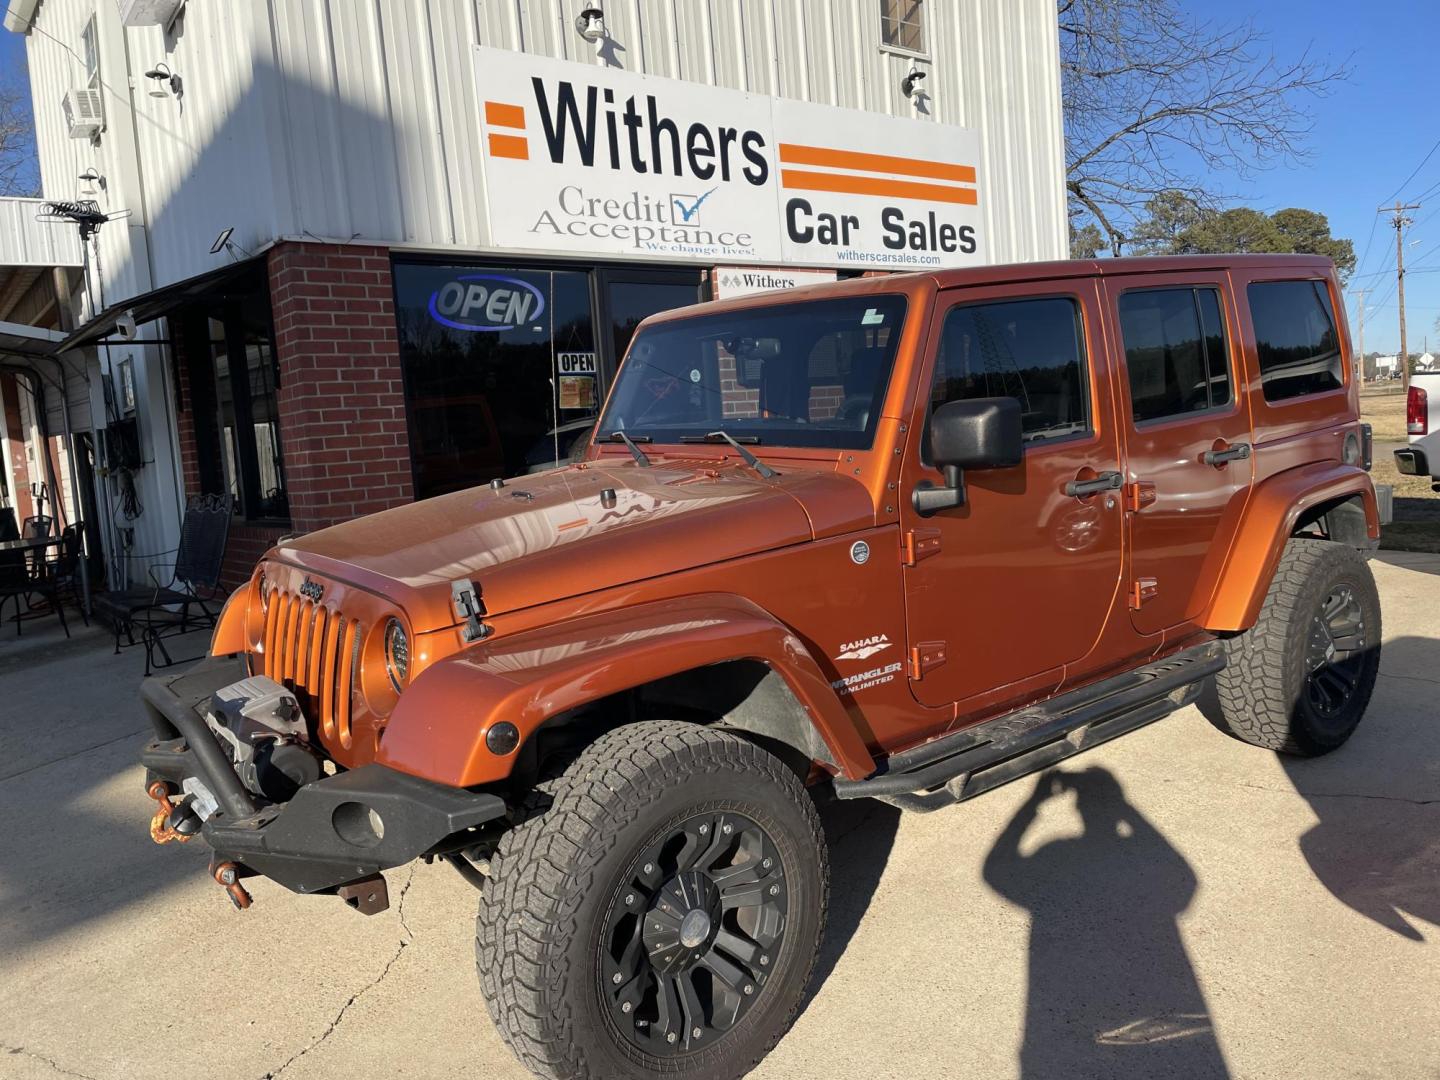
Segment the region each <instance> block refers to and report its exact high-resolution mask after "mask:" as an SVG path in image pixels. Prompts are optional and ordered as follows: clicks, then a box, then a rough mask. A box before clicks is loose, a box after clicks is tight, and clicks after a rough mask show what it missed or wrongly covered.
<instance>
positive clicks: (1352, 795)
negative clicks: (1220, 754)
mask: <svg viewBox="0 0 1440 1080" xmlns="http://www.w3.org/2000/svg"><path fill="white" fill-rule="evenodd" d="M1236 786H1237V787H1243V788H1249V789H1250V790H1251V791H1266V792H1269V793H1270V794H1271V795H1299V796H1300V797H1301V798H1302V799H1373V800H1375V801H1376V802H1398V803H1405V804H1407V805H1409V806H1436V805H1440V799H1407V798H1405V797H1404V796H1401V795H1364V794H1361V793H1359V792H1353V791H1301V790H1300V789H1299V788H1290V789H1288V790H1286V789H1282V788H1272V787H1266V786H1265V785H1264V784H1247V783H1243V782H1242V783H1239V784H1237V785H1236Z"/></svg>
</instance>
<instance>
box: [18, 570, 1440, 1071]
mask: <svg viewBox="0 0 1440 1080" xmlns="http://www.w3.org/2000/svg"><path fill="white" fill-rule="evenodd" d="M1375 572H1376V576H1377V578H1378V579H1379V581H1380V586H1381V593H1382V598H1383V602H1384V612H1385V639H1386V640H1385V653H1384V661H1383V665H1382V677H1381V679H1380V683H1379V686H1378V689H1377V691H1376V695H1375V699H1374V702H1373V704H1372V706H1371V711H1370V715H1369V716H1368V717H1367V719H1366V721H1365V723H1364V725H1363V726H1362V727H1361V729H1360V731H1359V732H1358V733H1357V735H1356V736H1355V738H1354V739H1352V741H1351V742H1350V744H1349V745H1348V746H1347V747H1346V748H1345V749H1344V750H1342V751H1341V752H1339V753H1338V754H1335V755H1333V756H1331V757H1329V758H1326V759H1323V760H1318V761H1309V762H1288V761H1282V760H1280V759H1277V758H1276V757H1275V756H1273V755H1271V754H1268V753H1265V752H1263V751H1259V750H1255V749H1252V748H1249V747H1246V746H1243V745H1241V744H1240V743H1238V742H1235V741H1233V740H1230V739H1227V738H1225V737H1224V736H1222V735H1220V734H1219V733H1218V732H1216V731H1215V730H1214V729H1213V728H1211V727H1210V726H1209V724H1207V723H1206V721H1205V720H1204V719H1203V718H1202V717H1201V716H1200V714H1199V713H1198V712H1197V711H1195V710H1193V709H1191V710H1187V711H1186V712H1184V713H1183V714H1180V715H1178V716H1175V717H1172V718H1170V719H1168V720H1165V721H1162V722H1161V723H1159V724H1155V725H1152V726H1151V727H1149V728H1146V729H1144V730H1142V731H1140V732H1137V733H1135V734H1132V735H1129V736H1127V737H1125V738H1123V739H1121V740H1119V741H1117V742H1115V743H1111V744H1108V745H1107V746H1104V747H1101V748H1100V749H1098V750H1095V751H1093V752H1091V753H1089V754H1087V755H1084V756H1082V757H1080V758H1077V759H1073V760H1072V761H1070V762H1068V763H1066V764H1065V765H1063V766H1062V767H1060V768H1059V769H1056V770H1052V771H1051V772H1050V773H1047V774H1045V775H1044V776H1042V777H1040V778H1039V779H1038V780H1037V778H1033V777H1032V778H1028V779H1025V780H1022V781H1020V782H1018V783H1016V784H1012V785H1010V786H1009V787H1007V788H1004V789H1001V790H1000V791H997V792H995V793H992V794H990V795H987V796H985V797H983V798H981V799H978V800H976V801H974V802H971V803H967V804H964V805H963V806H960V807H956V808H952V809H949V810H945V811H941V812H939V813H935V814H930V815H926V816H913V815H907V816H903V817H902V816H901V815H900V814H899V813H898V812H896V811H893V810H891V809H890V808H888V807H885V806H883V805H880V804H873V805H872V804H865V803H861V804H845V805H840V806H838V807H835V808H832V809H831V810H829V811H827V815H826V816H827V826H828V827H829V829H830V831H831V833H832V836H833V838H834V843H835V854H834V874H833V878H834V897H833V909H832V915H831V934H830V937H829V940H828V941H827V945H826V949H825V954H824V959H823V961H822V966H821V973H820V975H821V977H820V980H819V983H818V989H817V990H816V992H815V994H814V996H813V999H812V1000H811V1001H810V1003H809V1005H808V1006H807V1008H806V1010H805V1012H804V1014H803V1015H802V1016H801V1018H800V1020H799V1022H798V1023H797V1024H796V1026H795V1029H794V1031H793V1032H792V1033H791V1034H790V1035H789V1036H788V1037H787V1038H786V1039H785V1040H784V1041H783V1042H782V1043H781V1045H780V1047H779V1048H778V1050H777V1051H776V1052H775V1053H774V1054H773V1055H772V1056H771V1057H770V1058H769V1059H768V1060H767V1062H766V1063H765V1064H764V1065H763V1066H762V1067H761V1069H760V1070H758V1071H757V1072H756V1073H755V1075H756V1076H757V1077H773V1078H779V1077H786V1078H797V1077H798V1078H806V1077H816V1078H820V1077H824V1078H827V1080H828V1078H831V1077H834V1076H836V1075H842V1076H846V1075H848V1076H855V1077H912V1076H924V1077H985V1078H987V1080H988V1078H1006V1077H1015V1076H1023V1077H1026V1078H1027V1080H1040V1078H1047V1080H1048V1078H1050V1077H1097V1078H1098V1077H1106V1078H1108V1077H1137V1078H1138V1077H1147V1078H1149V1077H1157V1076H1177V1077H1225V1076H1230V1077H1246V1078H1252V1077H1253V1078H1261V1077H1274V1078H1281V1077H1285V1078H1289V1077H1298V1076H1304V1077H1307V1078H1317V1077H1346V1078H1356V1077H1359V1078H1365V1077H1375V1078H1380V1077H1385V1078H1387V1080H1408V1078H1415V1080H1421V1078H1425V1080H1434V1078H1435V1077H1436V1076H1437V1075H1440V1024H1437V1023H1436V1019H1435V1002H1437V1001H1440V963H1437V961H1440V945H1437V936H1440V726H1437V720H1440V706H1437V695H1440V617H1437V612H1440V556H1425V555H1410V554H1401V553H1386V554H1385V555H1383V556H1382V557H1381V559H1380V560H1377V562H1376V563H1375ZM33 625H35V626H36V628H35V630H34V631H32V630H31V629H30V627H27V634H26V644H24V646H23V648H21V649H16V648H15V647H14V643H13V641H11V640H9V639H0V823H3V828H0V1076H3V1077H7V1078H8V1077H16V1078H25V1080H29V1078H53V1077H57V1076H59V1077H63V1076H71V1077H75V1076H79V1077H88V1078H91V1080H112V1078H113V1080H120V1078H127V1080H128V1078H134V1077H149V1076H159V1075H170V1076H193V1077H226V1078H241V1080H251V1078H255V1080H258V1078H261V1077H267V1076H277V1075H283V1076H284V1077H286V1078H287V1080H304V1078H312V1077H313V1078H319V1077H332V1076H339V1075H361V1074H369V1075H381V1076H397V1077H437V1078H438V1077H447V1078H448V1077H460V1076H473V1077H486V1078H494V1080H507V1078H512V1077H513V1078H516V1080H519V1078H522V1077H523V1076H524V1075H525V1074H524V1073H523V1072H522V1071H521V1070H520V1069H519V1068H518V1066H517V1065H516V1064H515V1062H514V1060H513V1059H512V1058H511V1056H510V1055H509V1053H508V1051H507V1050H506V1048H505V1047H504V1045H503V1044H502V1043H501V1042H500V1040H499V1038H498V1037H497V1036H496V1034H495V1032H494V1030H493V1028H492V1027H491V1024H490V1021H489V1019H488V1017H487V1015H486V1013H485V1009H484V1005H483V1003H482V1002H481V1001H480V998H479V994H478V989H477V986H476V980H475V976H474V972H473V970H472V952H471V932H472V924H471V919H472V917H473V913H474V906H475V900H476V896H475V893H474V891H473V890H472V889H471V887H470V886H469V885H467V884H465V883H464V882H463V881H462V880H460V878H459V877H458V876H457V875H455V873H454V872H453V871H452V870H450V869H449V868H448V867H444V866H438V865H437V866H424V865H420V866H416V867H415V868H413V869H405V870H401V871H395V872H392V874H391V875H390V882H391V896H392V908H391V910H390V911H388V912H386V913H384V914H382V915H379V916H375V917H373V918H368V919H367V918H363V917H360V916H358V915H355V914H354V913H352V912H350V911H348V910H346V909H345V908H344V907H343V906H342V905H341V904H339V903H338V902H336V901H333V900H327V899H316V898H311V899H306V898H302V897H299V896H295V895H292V894H289V893H287V892H285V891H283V890H281V889H279V888H277V887H275V886H272V885H269V884H267V883H265V882H258V883H256V885H255V887H254V889H253V891H254V893H255V906H254V907H253V908H252V909H251V910H250V911H248V912H245V913H243V914H240V913H236V912H234V911H233V910H232V909H231V906H230V903H229V901H228V900H227V899H226V898H225V896H224V895H223V893H222V892H221V891H220V889H219V888H218V887H216V886H215V885H213V884H212V883H211V882H209V881H208V879H207V878H206V876H205V864H206V853H205V852H204V851H203V850H202V849H201V848H200V846H199V845H198V844H196V845H192V846H190V847H179V846H177V845H170V846H168V847H166V848H157V847H155V846H154V845H153V844H151V843H150V841H149V838H148V836H147V834H146V830H145V825H146V820H147V817H148V815H149V811H150V805H151V804H150V803H149V800H147V799H146V797H145V796H144V794H143V792H142V791H141V783H140V770H139V769H138V768H137V767H136V766H135V765H134V764H133V762H134V752H135V747H136V743H137V742H138V739H139V737H140V735H141V731H142V722H141V720H140V719H139V716H138V712H137V709H136V706H135V704H134V688H135V685H136V683H137V682H138V678H139V672H140V666H141V660H142V658H141V657H140V656H139V655H138V653H137V652H133V651H132V652H127V653H126V654H124V655H122V656H120V657H113V656H110V655H108V649H107V646H106V644H105V642H104V641H103V640H102V639H101V638H100V637H98V636H92V637H90V638H89V639H84V638H83V636H82V635H81V634H80V633H79V632H78V631H77V639H78V640H77V643H72V644H70V645H66V644H65V643H64V642H63V640H61V641H57V636H58V635H57V634H55V633H54V632H51V631H48V630H43V629H42V628H41V627H40V626H39V625H38V624H33ZM1057 777H1059V778H1060V779H1057ZM397 900H398V902H395V901H397Z"/></svg>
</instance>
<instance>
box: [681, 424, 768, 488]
mask: <svg viewBox="0 0 1440 1080" xmlns="http://www.w3.org/2000/svg"><path fill="white" fill-rule="evenodd" d="M680 441H681V442H682V443H702V442H703V443H711V442H721V441H724V442H727V443H729V444H730V445H731V446H733V447H734V448H735V450H736V452H737V453H739V455H740V456H741V457H742V458H744V459H745V464H746V465H749V466H750V467H751V468H752V469H754V470H755V471H756V472H757V473H759V474H760V475H761V476H763V477H764V478H765V479H766V480H769V479H770V478H771V477H772V476H774V475H775V470H774V469H772V468H770V466H769V465H766V464H765V463H764V462H763V461H761V460H760V459H759V458H758V457H756V456H755V455H754V454H752V453H751V452H750V451H749V450H747V449H745V447H744V446H743V445H742V444H741V442H740V440H739V439H737V438H735V436H734V435H731V434H730V433H729V432H728V431H712V432H710V433H709V434H708V435H681V436H680ZM745 441H746V442H748V443H755V444H756V445H757V446H758V445H759V443H760V439H759V437H758V436H756V435H747V436H745Z"/></svg>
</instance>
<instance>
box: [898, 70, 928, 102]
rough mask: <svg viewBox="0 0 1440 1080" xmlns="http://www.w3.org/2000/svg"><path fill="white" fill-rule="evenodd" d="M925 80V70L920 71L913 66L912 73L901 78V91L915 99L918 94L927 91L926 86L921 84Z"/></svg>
mask: <svg viewBox="0 0 1440 1080" xmlns="http://www.w3.org/2000/svg"><path fill="white" fill-rule="evenodd" d="M924 81H925V72H923V71H920V70H918V69H917V68H911V69H910V74H908V75H906V76H905V77H904V78H903V79H901V80H900V92H901V93H902V94H904V95H905V96H906V97H907V98H910V99H911V100H912V101H913V100H914V99H915V97H916V95H918V94H923V93H924V92H925V91H924V88H923V87H921V85H920V84H921V83H923V82H924Z"/></svg>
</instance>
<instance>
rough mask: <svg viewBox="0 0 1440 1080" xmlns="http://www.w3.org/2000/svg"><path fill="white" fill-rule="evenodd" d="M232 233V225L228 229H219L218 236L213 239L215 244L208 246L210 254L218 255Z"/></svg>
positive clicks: (228, 241) (233, 229)
mask: <svg viewBox="0 0 1440 1080" xmlns="http://www.w3.org/2000/svg"><path fill="white" fill-rule="evenodd" d="M234 231H235V226H234V225H231V226H230V227H229V228H226V229H221V230H220V235H219V236H217V237H215V242H214V243H213V244H211V245H210V254H211V255H219V254H220V252H221V251H223V250H224V249H225V246H226V245H227V244H229V243H230V234H231V233H233V232H234Z"/></svg>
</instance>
